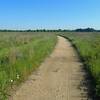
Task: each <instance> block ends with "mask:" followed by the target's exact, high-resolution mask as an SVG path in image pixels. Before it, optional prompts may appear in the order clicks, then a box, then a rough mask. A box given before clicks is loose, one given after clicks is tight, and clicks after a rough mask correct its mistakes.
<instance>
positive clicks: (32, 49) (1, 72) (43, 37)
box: [0, 32, 57, 100]
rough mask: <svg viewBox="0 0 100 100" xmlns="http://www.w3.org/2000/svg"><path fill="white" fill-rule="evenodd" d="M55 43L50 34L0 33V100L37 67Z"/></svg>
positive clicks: (4, 99) (54, 36) (52, 35)
mask: <svg viewBox="0 0 100 100" xmlns="http://www.w3.org/2000/svg"><path fill="white" fill-rule="evenodd" d="M56 41H57V38H56V35H54V34H50V33H34V32H30V33H28V32H5V33H4V32H0V100H6V99H7V97H8V95H9V91H10V90H11V88H12V87H13V86H14V85H19V84H20V83H21V82H22V81H24V80H26V79H27V77H28V75H30V74H31V73H32V72H33V71H34V70H35V69H36V68H37V67H39V65H40V64H41V62H43V60H44V59H45V58H46V57H47V56H48V55H49V54H50V53H51V52H52V50H53V48H54V46H55V44H56Z"/></svg>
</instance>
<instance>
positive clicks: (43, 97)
mask: <svg viewBox="0 0 100 100" xmlns="http://www.w3.org/2000/svg"><path fill="white" fill-rule="evenodd" d="M85 74H86V73H85V71H84V70H83V67H82V63H81V62H80V60H79V58H78V56H77V53H76V51H75V50H74V49H73V47H72V46H71V44H70V42H69V41H68V40H66V39H64V38H63V37H60V36H58V43H57V45H56V47H55V49H54V51H53V53H52V54H51V55H50V56H49V57H48V58H47V59H46V60H45V61H44V62H43V63H42V64H41V66H40V67H39V69H38V70H37V71H36V72H34V73H33V74H32V75H31V76H30V77H29V79H28V80H27V81H26V82H25V83H23V84H22V86H21V87H20V88H19V89H18V90H17V91H16V93H15V94H14V95H13V96H12V98H11V99H10V100H88V99H87V97H88V96H87V92H86V90H87V88H86V87H85V86H82V85H81V83H82V81H83V80H84V76H85Z"/></svg>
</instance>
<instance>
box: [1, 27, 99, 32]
mask: <svg viewBox="0 0 100 100" xmlns="http://www.w3.org/2000/svg"><path fill="white" fill-rule="evenodd" d="M0 32H100V30H96V29H94V28H84V29H83V28H79V29H75V30H67V29H55V30H49V29H36V30H32V29H28V30H7V29H0Z"/></svg>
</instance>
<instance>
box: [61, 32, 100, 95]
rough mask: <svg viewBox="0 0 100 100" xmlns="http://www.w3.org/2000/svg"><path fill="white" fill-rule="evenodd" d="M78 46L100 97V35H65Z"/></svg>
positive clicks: (64, 34)
mask: <svg viewBox="0 0 100 100" xmlns="http://www.w3.org/2000/svg"><path fill="white" fill-rule="evenodd" d="M61 35H62V36H64V37H67V38H69V39H70V40H71V41H72V42H73V44H75V45H76V47H77V50H78V51H79V53H80V55H81V57H82V59H83V60H84V63H85V65H86V66H87V70H88V71H89V72H90V74H91V75H92V77H93V79H94V82H95V84H94V85H95V91H96V95H97V96H99V97H100V33H74V32H73V33H63V34H61Z"/></svg>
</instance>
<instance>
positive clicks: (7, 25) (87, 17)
mask: <svg viewBox="0 0 100 100" xmlns="http://www.w3.org/2000/svg"><path fill="white" fill-rule="evenodd" d="M80 27H82V28H85V27H93V28H96V29H100V0H0V29H1V28H2V29H37V28H46V29H58V28H63V29H64V28H66V29H75V28H80Z"/></svg>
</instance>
